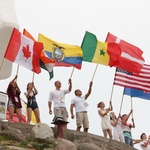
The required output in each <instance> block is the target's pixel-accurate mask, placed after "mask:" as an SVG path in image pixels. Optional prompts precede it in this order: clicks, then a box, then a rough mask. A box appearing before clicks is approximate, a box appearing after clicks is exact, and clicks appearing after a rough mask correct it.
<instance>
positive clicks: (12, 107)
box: [7, 75, 22, 123]
mask: <svg viewBox="0 0 150 150" xmlns="http://www.w3.org/2000/svg"><path fill="white" fill-rule="evenodd" d="M16 79H17V75H16V76H15V78H14V79H13V80H12V81H11V82H10V83H9V85H8V88H7V95H8V104H7V109H8V111H9V119H8V122H11V121H12V119H13V116H14V113H17V116H18V119H19V122H20V123H22V112H21V108H22V105H21V101H20V93H21V92H20V89H19V87H18V85H17V82H16Z"/></svg>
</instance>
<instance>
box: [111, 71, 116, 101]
mask: <svg viewBox="0 0 150 150" xmlns="http://www.w3.org/2000/svg"><path fill="white" fill-rule="evenodd" d="M115 73H116V71H115ZM114 79H115V75H114ZM113 91H114V83H113V86H112V90H111V95H110V101H112V95H113Z"/></svg>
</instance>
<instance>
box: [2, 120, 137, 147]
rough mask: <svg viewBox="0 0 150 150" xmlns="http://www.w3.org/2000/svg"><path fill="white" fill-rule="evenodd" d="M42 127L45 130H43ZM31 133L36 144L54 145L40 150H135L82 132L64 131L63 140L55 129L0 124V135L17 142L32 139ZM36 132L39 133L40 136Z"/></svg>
mask: <svg viewBox="0 0 150 150" xmlns="http://www.w3.org/2000/svg"><path fill="white" fill-rule="evenodd" d="M42 126H43V127H44V128H45V129H43V128H42ZM33 131H34V136H35V133H37V134H38V138H37V139H38V140H37V142H38V143H39V142H43V138H45V139H46V140H47V139H48V141H51V143H52V142H53V143H52V144H53V145H54V147H49V148H41V150H135V149H134V148H133V147H131V146H128V145H127V144H124V143H121V142H118V141H114V140H111V141H110V139H107V138H103V137H101V136H97V135H94V134H90V133H87V134H86V133H84V132H77V131H74V130H64V134H63V138H58V137H57V135H58V134H57V129H56V128H51V127H49V126H48V125H45V124H39V125H35V126H34V125H28V124H20V123H8V122H0V135H6V136H9V137H12V138H14V139H16V140H17V141H26V140H27V141H29V140H30V139H32V138H33ZM38 132H40V134H39V133H38ZM42 132H44V133H42ZM50 132H51V133H50ZM52 135H54V137H52ZM41 136H42V137H41ZM31 137H32V138H31ZM35 137H36V136H35ZM53 138H54V141H53ZM39 139H42V141H41V140H40V141H39ZM32 140H33V139H32ZM35 140H36V138H35ZM5 143H7V142H5ZM0 145H1V146H0V149H1V148H2V143H0ZM29 145H30V146H29ZM5 146H6V144H5ZM13 146H14V145H13V143H12V144H11V150H13ZM9 147H10V145H9V144H8V147H7V148H8V149H9ZM43 147H44V146H43ZM16 149H17V148H16ZM20 149H21V148H20ZM26 149H28V150H36V148H35V147H34V145H32V144H31V143H30V144H28V148H26ZM37 149H40V148H37Z"/></svg>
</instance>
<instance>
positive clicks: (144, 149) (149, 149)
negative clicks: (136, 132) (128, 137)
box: [140, 140, 150, 150]
mask: <svg viewBox="0 0 150 150" xmlns="http://www.w3.org/2000/svg"><path fill="white" fill-rule="evenodd" d="M144 143H147V141H146V140H144V141H141V142H140V146H141V148H142V150H150V143H149V144H148V145H147V147H143V146H142V144H144Z"/></svg>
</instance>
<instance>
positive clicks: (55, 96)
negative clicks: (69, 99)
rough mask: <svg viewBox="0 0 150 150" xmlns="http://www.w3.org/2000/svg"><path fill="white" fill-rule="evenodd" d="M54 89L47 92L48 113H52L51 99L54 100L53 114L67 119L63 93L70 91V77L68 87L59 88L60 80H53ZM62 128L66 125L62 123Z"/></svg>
mask: <svg viewBox="0 0 150 150" xmlns="http://www.w3.org/2000/svg"><path fill="white" fill-rule="evenodd" d="M54 85H55V87H56V89H55V90H53V91H51V92H50V94H49V100H48V107H49V114H50V115H51V114H52V109H51V107H52V101H53V102H54V114H55V115H58V116H63V120H64V121H67V120H68V112H67V109H66V106H65V94H68V93H70V91H71V89H72V83H71V79H69V87H68V89H65V90H61V82H60V81H55V83H54ZM64 128H67V125H64Z"/></svg>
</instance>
